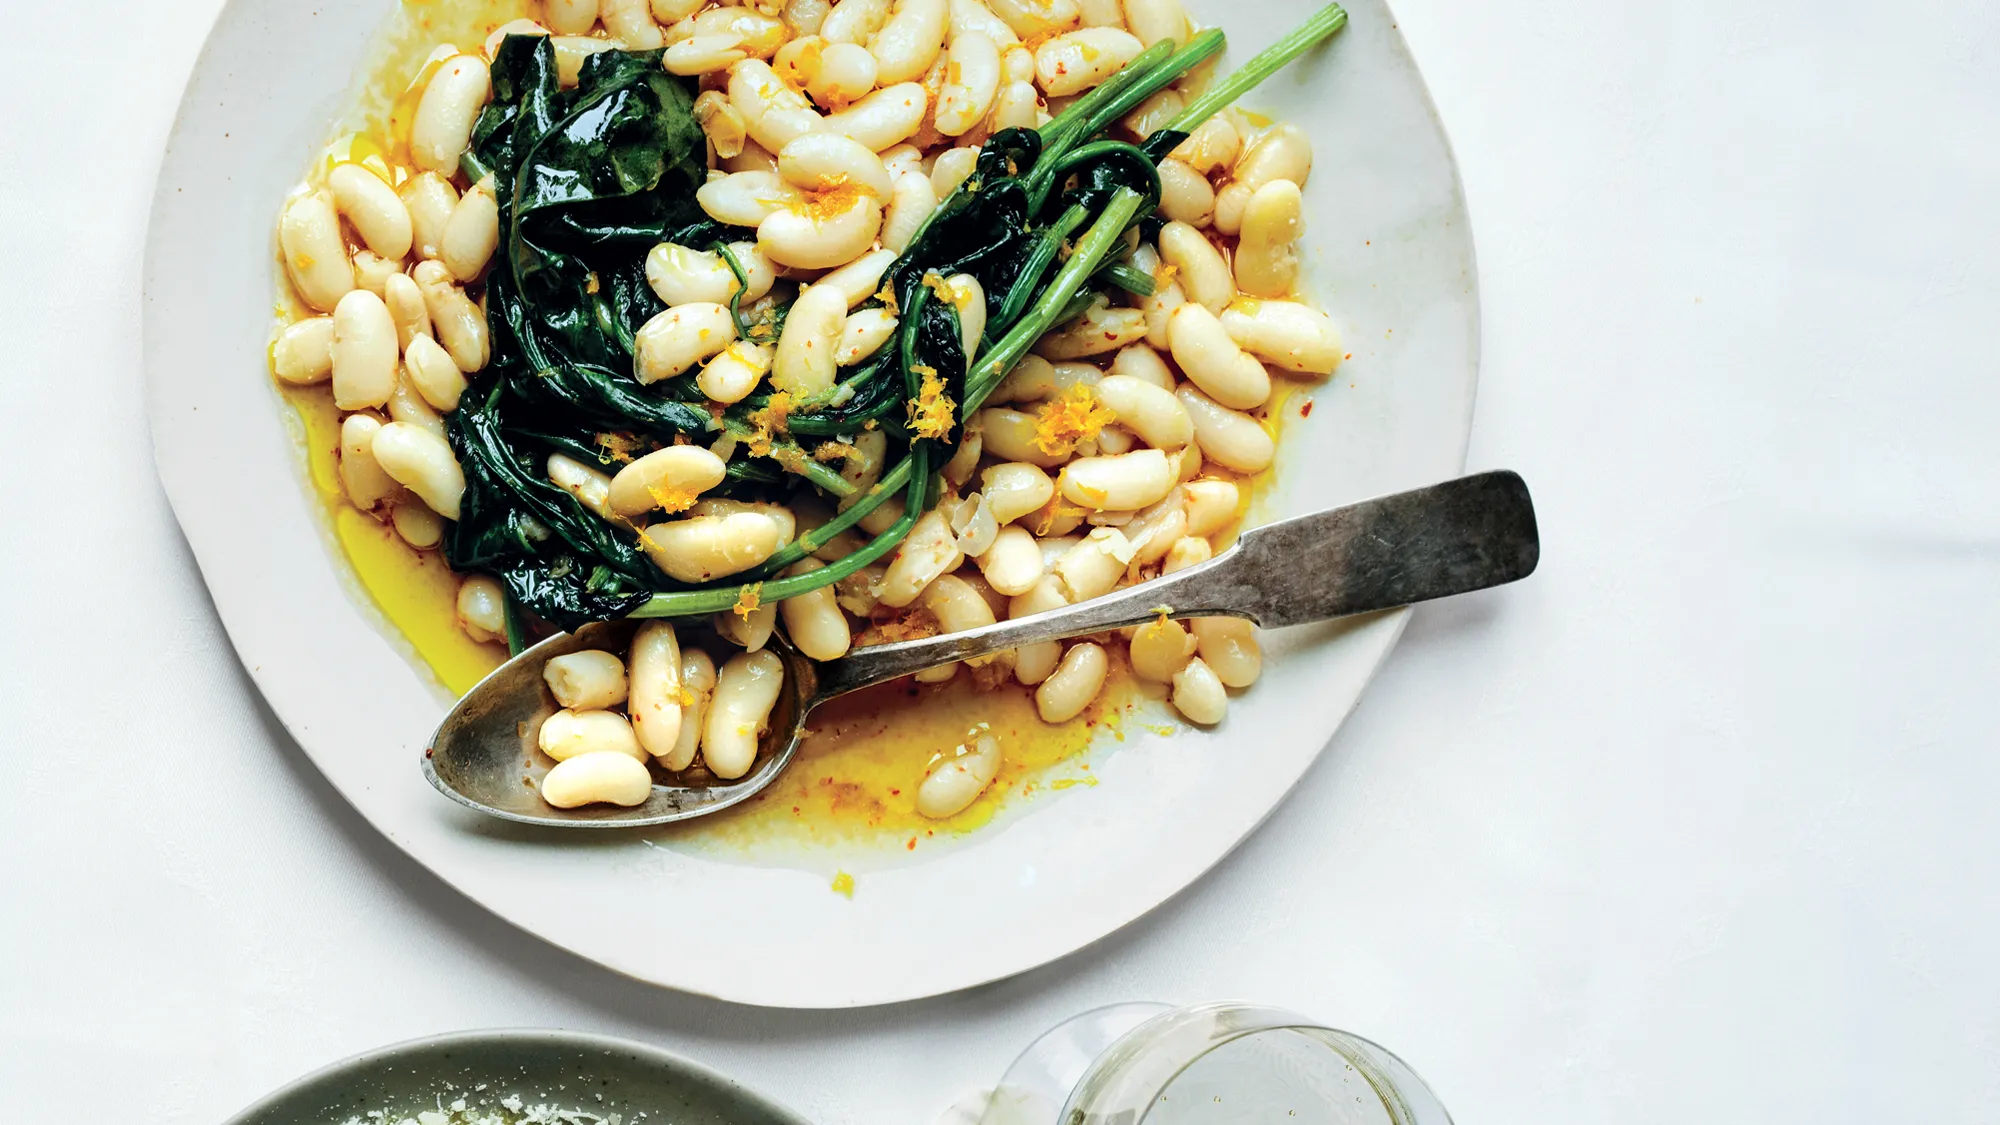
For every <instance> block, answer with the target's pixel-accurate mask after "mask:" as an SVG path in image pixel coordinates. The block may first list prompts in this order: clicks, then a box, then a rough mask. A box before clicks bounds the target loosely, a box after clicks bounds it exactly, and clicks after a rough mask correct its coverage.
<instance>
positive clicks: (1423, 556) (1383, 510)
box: [424, 472, 1541, 828]
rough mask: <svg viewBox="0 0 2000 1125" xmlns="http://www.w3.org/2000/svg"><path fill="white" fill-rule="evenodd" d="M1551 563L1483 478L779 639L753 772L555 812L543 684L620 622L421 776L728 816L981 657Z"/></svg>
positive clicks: (1416, 589) (1497, 476) (508, 801)
mask: <svg viewBox="0 0 2000 1125" xmlns="http://www.w3.org/2000/svg"><path fill="white" fill-rule="evenodd" d="M1540 557H1541V541H1540V539H1539V537H1538V534H1537V531H1536V527H1535V511H1534V505H1533V503H1532V502H1531V501H1530V499H1529V497H1528V486H1527V484H1526V483H1524V482H1523V481H1522V480H1521V478H1520V477H1519V476H1517V475H1515V474H1513V473H1508V472H1499V473H1485V474H1482V475H1480V476H1473V477H1466V478H1464V479H1462V480H1456V481H1451V482H1449V483H1446V484H1440V485H1436V486H1433V487H1431V488H1422V489H1418V490H1417V491H1415V492H1404V493H1400V494H1398V495H1395V496H1386V497H1383V498H1381V499H1378V500H1369V501H1366V502H1364V503H1360V504H1355V505H1352V506H1350V507H1346V508H1336V509H1334V510H1333V511H1329V512H1320V513H1318V514H1316V515H1310V516H1301V517H1299V518H1298V519H1291V520H1285V521H1283V522H1281V523H1274V524H1270V525H1268V526H1266V527H1260V528H1257V529H1256V530H1254V531H1250V532H1246V533H1245V534H1244V535H1243V537H1242V539H1241V540H1239V541H1238V542H1237V544H1236V545H1235V546H1234V547H1232V548H1230V549H1229V550H1228V551H1225V552H1224V553H1222V554H1221V555H1219V556H1217V557H1216V558H1215V559H1213V560H1211V561H1209V562H1206V563H1203V564H1202V565H1200V566H1196V567H1191V568H1189V569H1187V570H1183V571H1181V572H1179V573H1177V574H1170V575H1167V576H1166V577H1164V578H1160V579H1157V580H1155V581H1152V582H1148V583H1146V584H1144V585H1142V586H1134V587H1131V588H1128V589H1124V590H1119V591H1117V592H1115V593H1112V594H1109V595H1106V596H1105V597H1102V598H1098V599H1096V600H1095V601H1089V602H1084V603H1083V604H1081V605H1075V606H1071V607H1069V608H1067V609H1062V610H1056V611H1054V612H1050V613H1044V614H1040V615H1038V616H1035V617H1029V618H1024V619H1022V620H1019V621H1005V622H1002V623H1000V624H998V625H994V626H992V627H990V628H986V629H979V630H975V631H973V632H970V633H954V634H950V635H948V636H942V637H931V638H929V639H927V640H920V641H909V642H905V643H902V644H893V645H880V646H876V647H871V648H864V649H857V650H855V651H854V652H853V653H852V654H850V655H848V656H846V657H843V658H841V659H839V660H835V661H832V662H830V663H826V664H815V663H813V662H812V661H810V660H807V659H806V658H805V657H803V656H801V655H799V654H798V652H797V651H795V650H794V649H792V647H791V646H790V645H788V644H785V643H784V642H783V640H782V638H779V637H773V638H772V645H773V647H774V650H775V651H776V652H777V653H778V654H779V655H780V656H782V657H783V658H784V660H785V664H786V671H787V676H786V680H785V689H784V691H783V693H782V694H781V695H780V696H779V699H778V704H777V706H776V707H775V708H773V710H772V712H771V725H770V733H769V734H767V735H766V736H765V742H764V747H763V752H762V753H760V754H759V756H758V761H757V765H756V766H755V767H754V768H753V769H752V771H751V773H750V774H749V775H748V776H747V777H744V778H742V779H740V780H737V781H733V782H717V783H715V784H712V785H705V786H689V787H679V786H670V785H656V786H654V787H653V796H652V799H650V800H649V801H647V802H646V803H645V804H644V805H641V806H639V807H637V808H630V809H620V808H611V807H606V806H590V807H586V808H581V809H572V810H563V809H557V808H555V807H553V806H551V805H549V804H547V803H546V802H544V801H543V800H542V798H541V794H540V792H539V789H538V787H537V780H536V775H538V774H539V773H540V772H541V771H540V770H538V769H535V768H534V762H535V761H536V759H537V758H538V754H537V752H536V749H535V742H536V732H537V731H538V730H539V729H540V727H541V722H542V720H543V719H544V718H546V717H548V716H549V715H551V714H553V713H554V712H555V710H556V704H555V701H554V700H553V699H552V698H550V697H549V694H548V690H547V688H546V687H545V686H544V685H543V683H542V666H543V665H544V664H546V663H547V662H548V661H549V660H550V659H551V658H553V657H557V656H562V655H564V654H565V653H571V652H578V651H582V650H584V649H592V648H601V649H606V650H608V651H612V652H623V651H624V650H625V649H626V648H627V646H628V645H629V644H630V643H631V640H632V634H633V632H634V631H635V630H636V629H637V627H638V626H637V623H636V622H632V621H612V622H605V623H603V624H599V625H588V626H585V627H584V628H582V629H580V630H578V631H577V632H575V633H565V634H563V635H562V636H558V637H551V638H549V639H548V640H546V641H543V642H542V643H541V644H538V645H536V646H534V647H533V648H531V649H529V650H527V651H526V652H523V653H522V654H521V655H519V656H517V657H515V658H514V659H512V660H510V661H508V662H507V664H506V665H505V666H503V667H501V668H500V669H499V670H498V671H495V672H494V673H493V674H492V675H490V676H488V677H487V678H486V679H485V680H483V681H481V682H480V684H479V685H478V686H477V687H475V688H473V689H472V691H471V693H469V694H468V695H466V697H465V698H464V699H462V700H460V701H459V703H458V706H456V707H454V708H453V709H452V712H451V714H449V715H447V716H445V720H444V724H443V725H442V726H440V727H439V728H438V730H437V733H436V734H435V735H433V736H432V739H431V748H430V750H429V751H427V752H426V753H425V754H424V776H425V777H427V778H429V779H430V782H431V784H432V785H435V786H437V788H438V790H439V792H442V793H443V794H444V795H445V796H447V797H450V798H451V799H452V800H454V801H457V802H458V803H460V804H462V805H464V806H466V807H467V808H471V809H477V810H478V811H480V812H483V813H487V814H489V815H492V816H496V817H500V818H502V819H504V820H511V821H516V822H519V823H522V824H535V825H542V826H546V827H552V828H636V827H643V826H647V825H658V824H672V823H674V822H676V821H682V820H690V819H693V818H695V817H699V816H706V815H708V814H710V813H716V812H720V811H722V810H723V809H726V808H729V807H730V806H732V805H738V804H741V803H742V802H744V801H747V800H749V799H750V798H751V797H754V796H756V795H757V794H758V793H760V792H762V791H763V790H764V789H765V788H767V787H769V786H770V784H771V783H772V782H774V781H776V780H777V779H778V775H779V774H782V773H783V772H784V771H785V768H786V767H787V766H789V765H791V763H792V758H793V757H794V756H795V755H796V754H797V753H798V749H799V744H800V742H801V741H802V740H803V737H804V734H805V729H806V725H805V724H806V718H807V716H809V715H811V714H812V712H813V711H814V710H816V709H817V708H819V707H820V706H821V705H823V704H825V703H827V702H828V701H830V700H833V699H837V698H839V697H840V696H843V695H847V694H849V693H851V692H856V691H860V690H861V689H863V688H868V687H874V686H875V685H877V684H883V683H888V682H889V681H891V680H898V679H901V678H903V677H904V676H909V675H914V674H915V673H917V672H921V671H924V670H925V669H928V668H937V667H941V666H943V665H946V664H953V663H956V662H958V661H961V660H967V659H970V658H973V657H979V656H985V655H988V654H990V653H995V652H1002V651H1005V650H1007V649H1011V648H1019V647H1021V646H1022V645H1029V644H1037V643H1040V642H1042V641H1059V640H1068V639H1070V638H1072V637H1085V636H1091V635H1094V634H1097V633H1105V632H1109V631H1111V630H1113V629H1122V628H1125V627H1126V626H1129V625H1140V624H1144V623H1145V622H1148V621H1151V620H1153V619H1154V618H1156V617H1158V616H1159V614H1160V612H1161V610H1162V609H1163V608H1164V609H1165V610H1166V611H1167V612H1168V613H1169V614H1170V615H1171V616H1173V617H1175V618H1190V617H1225V616H1226V617H1242V618H1247V619H1249V620H1250V621H1253V622H1256V623H1257V624H1259V625H1262V626H1264V627H1266V628H1277V627H1281V626H1286V625H1304V624H1307V623H1309V622H1315V621H1328V620H1332V619H1334V618H1338V617H1351V616H1354V615H1357V614H1363V613H1374V612H1377V611H1379V610H1385V609H1396V608H1398V607H1401V606H1407V605H1415V604H1416V603H1418V602H1427V601H1433V600H1435V599H1438V598H1447V597H1451V596H1453V595H1455V594H1467V593H1471V592H1473V591H1475V590H1484V589H1487V588H1489V587H1493V586H1500V585H1504V584H1506V583H1509V582H1515V581H1519V580H1520V579H1523V578H1526V577H1527V576H1528V575H1530V574H1532V573H1534V570H1535V565H1536V563H1537V562H1538V561H1539V559H1540Z"/></svg>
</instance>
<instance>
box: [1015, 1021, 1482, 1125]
mask: <svg viewBox="0 0 2000 1125" xmlns="http://www.w3.org/2000/svg"><path fill="white" fill-rule="evenodd" d="M1246 1121H1259V1122H1263V1121H1270V1122H1283V1123H1285V1125H1292V1123H1296V1125H1451V1116H1450V1115H1449V1114H1448V1113H1446V1112H1445V1109H1444V1106H1443V1105H1442V1104H1441V1103H1439V1102H1438V1100H1437V1098H1436V1096H1435V1095H1433V1094H1432V1093H1431V1092H1430V1088H1429V1087H1427V1086H1425V1085H1424V1083H1423V1080H1422V1079H1421V1078H1419V1077H1418V1076H1417V1074H1416V1072H1415V1071H1413V1070H1411V1069H1410V1067H1409V1066H1408V1064H1406V1063H1404V1062H1403V1061H1402V1060H1401V1059H1399V1058H1397V1057H1396V1056H1395V1055H1394V1054H1391V1053H1390V1052H1389V1051H1387V1050H1386V1049H1384V1048H1382V1047H1380V1046H1378V1045H1377V1044H1374V1043H1371V1042H1369V1041H1368V1040H1366V1039H1362V1038H1360V1037H1359V1036H1356V1035H1350V1034H1348V1033H1346V1032H1343V1031H1336V1030H1334V1029H1332V1028H1329V1027H1323V1026H1321V1025H1319V1024H1317V1023H1315V1022H1314V1021H1312V1020H1310V1019H1307V1018H1306V1017H1304V1016H1301V1015H1298V1014H1296V1013H1294V1012H1287V1011H1283V1010H1281V1009H1277V1008H1266V1007H1260V1006H1257V1005H1252V1004H1237V1003H1228V1002H1224V1003H1215V1004H1200V1005H1196V1006H1193V1007H1189V1008H1179V1009H1174V1008H1170V1007H1168V1006H1167V1005H1165V1004H1119V1005H1115V1006H1113V1007H1109V1008H1099V1009H1097V1010H1095V1011H1090V1012H1085V1013H1084V1014H1082V1015H1080V1016H1077V1017H1076V1018H1074V1019H1071V1020H1069V1021H1067V1022H1066V1023H1063V1024H1062V1025H1061V1026H1059V1027H1057V1028H1055V1029H1054V1030H1052V1031H1050V1032H1049V1033H1048V1034H1046V1035H1044V1036H1042V1037H1041V1038H1040V1039H1038V1040H1036V1041H1035V1042H1034V1044H1033V1045H1032V1046H1030V1047H1029V1048H1028V1049H1027V1050H1026V1051H1024V1052H1022V1054H1021V1057H1020V1058H1019V1059H1016V1060H1015V1062H1014V1065H1013V1066H1012V1067H1010V1068H1009V1069H1008V1071H1007V1074H1006V1076H1005V1077H1003V1078H1002V1079H1001V1082H1000V1086H999V1088H998V1089H996V1090H995V1091H994V1094H993V1097H992V1099H991V1101H989V1102H988V1104H987V1107H986V1112H985V1115H984V1116H983V1117H982V1118H981V1119H980V1125H1140V1123H1142V1122H1143V1123H1145V1125H1224V1123H1230V1125H1240V1123H1242V1122H1246Z"/></svg>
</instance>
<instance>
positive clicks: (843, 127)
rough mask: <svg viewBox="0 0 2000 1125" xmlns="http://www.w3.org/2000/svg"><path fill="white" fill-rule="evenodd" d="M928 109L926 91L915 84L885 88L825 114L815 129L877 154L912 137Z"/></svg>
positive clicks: (906, 83) (928, 103) (920, 126)
mask: <svg viewBox="0 0 2000 1125" xmlns="http://www.w3.org/2000/svg"><path fill="white" fill-rule="evenodd" d="M930 107H931V105H930V92H929V91H928V90H925V89H924V88H923V86H922V85H921V84H919V83H916V82H903V83H899V84H897V85H894V86H885V87H883V88H882V89H880V90H877V91H875V92H874V93H872V94H870V95H868V96H867V97H865V98H862V99H861V100H860V101H858V102H855V103H854V104H853V105H851V106H848V107H847V108H846V109H843V110H841V111H840V112H839V113H834V114H829V115H828V116H827V118H826V120H825V121H824V122H822V123H821V124H820V126H819V128H820V129H821V130H823V131H825V132H828V133H838V134H840V135H841V136H844V137H852V138H853V139H855V140H857V141H860V142H861V143H862V144H864V145H867V146H868V147H869V148H871V149H873V150H875V151H876V152H881V151H882V150H883V149H885V148H894V147H896V146H897V145H899V144H902V143H903V142H904V141H907V140H909V139H910V138H911V137H914V136H916V135H917V130H918V129H920V128H922V127H923V124H924V115H925V114H926V113H928V112H930Z"/></svg>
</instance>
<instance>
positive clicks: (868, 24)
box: [819, 0, 892, 44]
mask: <svg viewBox="0 0 2000 1125" xmlns="http://www.w3.org/2000/svg"><path fill="white" fill-rule="evenodd" d="M891 4H892V0H840V2H839V3H837V4H835V5H834V6H833V11H832V12H830V13H828V14H827V17H826V19H825V20H823V21H821V23H820V25H819V33H820V35H821V36H823V37H824V38H825V39H826V41H827V42H829V43H862V44H865V43H867V42H868V41H869V40H870V39H873V38H874V37H875V34H876V32H879V31H881V30H882V25H883V24H886V23H888V22H889V12H890V9H891Z"/></svg>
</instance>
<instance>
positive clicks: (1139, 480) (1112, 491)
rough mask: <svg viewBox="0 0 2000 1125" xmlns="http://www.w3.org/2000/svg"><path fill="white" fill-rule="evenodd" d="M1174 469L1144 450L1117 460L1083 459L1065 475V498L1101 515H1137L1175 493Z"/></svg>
mask: <svg viewBox="0 0 2000 1125" xmlns="http://www.w3.org/2000/svg"><path fill="white" fill-rule="evenodd" d="M1174 483H1175V474H1174V468H1173V466H1172V465H1170V464H1169V463H1168V461H1167V455H1166V454H1165V453H1162V452H1160V451H1159V450H1157V449H1144V450H1140V451H1139V452H1137V453H1126V454H1121V455H1119V456H1115V457H1083V458H1079V459H1077V460H1075V461H1072V462H1070V463H1069V466H1068V467H1067V468H1065V469H1064V470H1063V474H1062V493H1063V498H1064V499H1066V500H1068V501H1069V502H1070V503H1072V504H1077V505H1081V506H1082V507H1085V508H1089V509H1091V510H1092V511H1098V512H1136V511H1138V510H1139V509H1141V508H1148V507H1151V506H1152V505H1154V504H1157V503H1159V502H1160V501H1162V500H1164V499H1166V498H1167V493H1169V492H1172V491H1173V490H1174Z"/></svg>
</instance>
